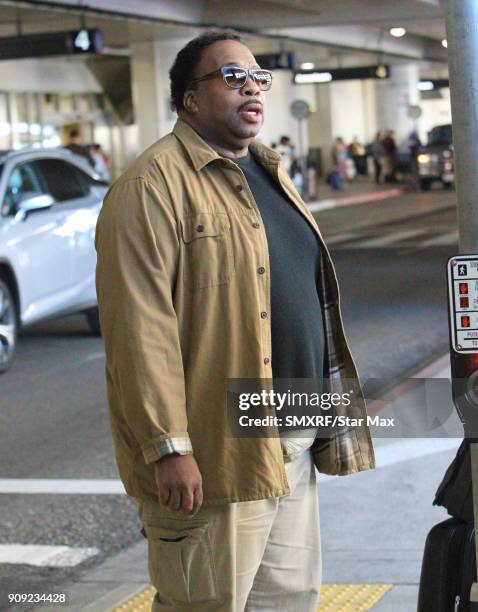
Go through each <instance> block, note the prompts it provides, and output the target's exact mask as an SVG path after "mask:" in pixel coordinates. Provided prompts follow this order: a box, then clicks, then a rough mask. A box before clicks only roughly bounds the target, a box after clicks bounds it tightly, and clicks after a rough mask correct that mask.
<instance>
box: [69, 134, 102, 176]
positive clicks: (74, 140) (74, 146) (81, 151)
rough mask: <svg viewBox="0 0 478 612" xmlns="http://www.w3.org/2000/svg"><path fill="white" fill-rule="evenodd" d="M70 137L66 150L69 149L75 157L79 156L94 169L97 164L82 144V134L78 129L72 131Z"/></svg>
mask: <svg viewBox="0 0 478 612" xmlns="http://www.w3.org/2000/svg"><path fill="white" fill-rule="evenodd" d="M69 137H70V142H69V143H68V144H67V145H66V146H65V149H69V150H70V151H71V152H72V153H74V154H75V155H79V156H80V157H83V158H84V159H86V161H87V162H88V163H89V164H90V166H92V167H94V166H95V162H94V160H93V159H92V158H91V155H90V152H89V151H88V148H87V147H85V145H84V144H82V142H81V136H80V132H79V131H78V130H77V129H76V128H74V129H72V130H70V134H69Z"/></svg>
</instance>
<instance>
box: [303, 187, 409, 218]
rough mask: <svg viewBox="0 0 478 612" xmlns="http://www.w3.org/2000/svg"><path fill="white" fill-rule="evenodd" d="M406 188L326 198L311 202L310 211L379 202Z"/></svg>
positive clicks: (402, 192) (400, 192) (399, 193)
mask: <svg viewBox="0 0 478 612" xmlns="http://www.w3.org/2000/svg"><path fill="white" fill-rule="evenodd" d="M404 193H405V189H387V190H386V191H377V192H372V193H364V194H361V195H351V196H345V197H342V198H326V199H324V200H319V201H318V202H311V203H310V204H309V205H308V206H309V210H310V212H312V213H314V212H319V211H320V210H329V209H331V208H338V207H340V206H350V205H351V204H366V203H367V202H378V201H380V200H387V199H388V198H395V197H397V196H400V195H403V194H404Z"/></svg>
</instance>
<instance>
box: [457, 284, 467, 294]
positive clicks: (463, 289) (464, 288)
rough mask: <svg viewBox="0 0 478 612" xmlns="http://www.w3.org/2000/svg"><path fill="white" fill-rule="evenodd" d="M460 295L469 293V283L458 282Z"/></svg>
mask: <svg viewBox="0 0 478 612" xmlns="http://www.w3.org/2000/svg"><path fill="white" fill-rule="evenodd" d="M458 286H459V291H460V295H465V294H467V293H468V283H458Z"/></svg>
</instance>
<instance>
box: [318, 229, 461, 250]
mask: <svg viewBox="0 0 478 612" xmlns="http://www.w3.org/2000/svg"><path fill="white" fill-rule="evenodd" d="M368 234H369V233H368ZM430 234H431V237H429V236H430ZM366 236H367V234H366V235H364V234H359V233H358V232H356V233H343V234H337V235H335V236H331V237H330V238H325V244H326V245H327V246H333V247H335V249H370V248H393V247H401V246H407V247H416V248H420V249H424V248H428V247H433V246H448V245H453V244H455V243H457V242H458V232H457V230H454V231H452V232H444V233H443V232H442V233H436V232H433V233H432V232H426V231H424V230H418V229H417V230H403V231H400V232H396V233H394V234H386V235H382V236H375V237H373V238H367V237H366ZM413 238H415V239H416V240H413V241H411V242H408V241H409V240H410V239H413Z"/></svg>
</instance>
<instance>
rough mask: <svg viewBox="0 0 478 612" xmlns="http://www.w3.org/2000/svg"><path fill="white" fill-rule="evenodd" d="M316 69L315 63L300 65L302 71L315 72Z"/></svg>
mask: <svg viewBox="0 0 478 612" xmlns="http://www.w3.org/2000/svg"><path fill="white" fill-rule="evenodd" d="M314 68H315V64H314V63H313V62H304V63H303V64H301V65H300V69H301V70H313V69H314Z"/></svg>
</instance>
